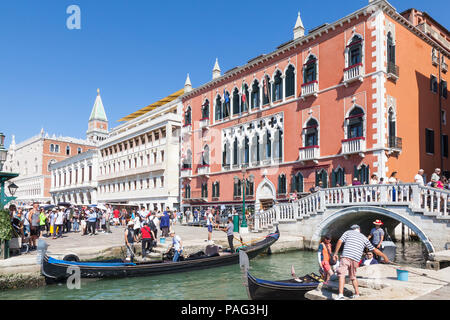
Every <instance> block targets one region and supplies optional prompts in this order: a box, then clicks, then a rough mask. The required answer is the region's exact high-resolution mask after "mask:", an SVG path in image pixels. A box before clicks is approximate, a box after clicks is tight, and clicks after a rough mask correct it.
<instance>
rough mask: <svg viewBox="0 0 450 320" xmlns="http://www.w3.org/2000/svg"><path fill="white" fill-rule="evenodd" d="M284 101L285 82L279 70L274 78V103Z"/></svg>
mask: <svg viewBox="0 0 450 320" xmlns="http://www.w3.org/2000/svg"><path fill="white" fill-rule="evenodd" d="M281 99H283V80H282V79H281V72H280V71H279V70H278V71H277V72H276V73H275V77H274V78H273V101H279V100H281Z"/></svg>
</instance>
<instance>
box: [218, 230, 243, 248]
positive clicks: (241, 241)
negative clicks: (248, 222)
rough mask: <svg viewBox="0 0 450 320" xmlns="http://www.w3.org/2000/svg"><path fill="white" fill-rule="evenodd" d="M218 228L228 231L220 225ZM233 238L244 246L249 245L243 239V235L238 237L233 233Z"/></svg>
mask: <svg viewBox="0 0 450 320" xmlns="http://www.w3.org/2000/svg"><path fill="white" fill-rule="evenodd" d="M215 228H216V229H219V230H220V231H223V232H227V230H224V229H221V228H220V227H215ZM233 238H234V239H236V240H237V241H239V242H240V243H241V244H242V245H243V246H248V244H247V243H245V242H244V240H242V236H239V238H240V239H238V238H237V237H236V236H235V235H233Z"/></svg>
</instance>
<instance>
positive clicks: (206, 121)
mask: <svg viewBox="0 0 450 320" xmlns="http://www.w3.org/2000/svg"><path fill="white" fill-rule="evenodd" d="M208 126H209V118H202V119H200V121H199V127H200V129H206V128H208Z"/></svg>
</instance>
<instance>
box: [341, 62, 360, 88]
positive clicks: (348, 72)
mask: <svg viewBox="0 0 450 320" xmlns="http://www.w3.org/2000/svg"><path fill="white" fill-rule="evenodd" d="M363 80H364V67H363V64H362V63H357V64H355V65H352V66H350V67H347V68H345V69H344V85H345V86H346V87H347V86H348V84H349V83H352V82H354V81H360V82H363Z"/></svg>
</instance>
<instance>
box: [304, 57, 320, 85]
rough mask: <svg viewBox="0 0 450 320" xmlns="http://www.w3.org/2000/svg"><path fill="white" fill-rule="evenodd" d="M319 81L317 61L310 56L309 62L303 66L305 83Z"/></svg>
mask: <svg viewBox="0 0 450 320" xmlns="http://www.w3.org/2000/svg"><path fill="white" fill-rule="evenodd" d="M316 80H317V59H316V57H315V56H313V55H310V56H309V58H308V61H306V63H305V64H304V65H303V83H309V82H312V81H316Z"/></svg>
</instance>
